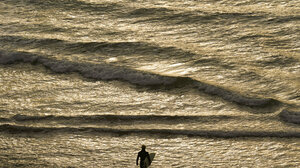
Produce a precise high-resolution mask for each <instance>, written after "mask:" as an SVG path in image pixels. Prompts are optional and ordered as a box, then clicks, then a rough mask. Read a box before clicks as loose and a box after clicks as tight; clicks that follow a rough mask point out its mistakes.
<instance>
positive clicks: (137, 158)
mask: <svg viewBox="0 0 300 168" xmlns="http://www.w3.org/2000/svg"><path fill="white" fill-rule="evenodd" d="M139 157H140V155H139V154H138V155H137V157H136V165H139Z"/></svg>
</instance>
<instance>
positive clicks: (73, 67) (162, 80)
mask: <svg viewBox="0 0 300 168" xmlns="http://www.w3.org/2000/svg"><path fill="white" fill-rule="evenodd" d="M20 62H21V63H31V64H40V65H43V66H44V67H46V68H48V69H50V70H51V71H53V72H56V73H72V72H76V73H79V74H81V75H82V76H83V77H85V78H89V79H94V80H121V81H126V82H129V83H131V84H134V85H140V86H148V87H162V88H164V87H167V88H178V87H187V86H190V87H192V88H197V89H198V90H199V91H202V92H204V93H207V94H209V95H214V96H219V97H221V98H223V99H224V100H227V101H230V102H234V103H237V104H240V105H245V106H250V107H269V106H274V105H278V104H280V102H279V101H277V100H274V99H272V98H255V97H247V96H243V95H241V94H239V93H236V92H233V91H230V90H227V89H225V88H221V87H218V86H214V85H210V84H206V83H203V82H200V81H197V80H195V79H192V78H189V77H179V76H178V77H171V76H163V75H159V74H154V73H149V72H144V71H139V70H134V69H129V68H126V67H121V66H114V65H110V64H91V63H75V62H70V61H66V60H55V59H52V58H45V57H42V56H40V55H36V54H32V53H28V52H13V53H5V52H1V51H0V64H3V65H5V64H15V63H20Z"/></svg>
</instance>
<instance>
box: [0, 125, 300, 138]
mask: <svg viewBox="0 0 300 168" xmlns="http://www.w3.org/2000/svg"><path fill="white" fill-rule="evenodd" d="M0 132H5V133H9V134H24V133H25V134H34V135H37V134H48V133H88V134H113V135H118V136H122V135H123V136H128V135H142V136H144V135H149V136H153V135H158V136H164V137H169V136H189V137H207V138H243V137H253V138H265V137H275V138H300V132H283V131H221V130H220V131H219V130H216V131H214V130H183V129H182V130H179V129H176V130H170V129H111V128H95V127H77V128H76V127H26V126H16V125H9V124H4V125H0Z"/></svg>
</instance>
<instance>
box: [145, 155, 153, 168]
mask: <svg viewBox="0 0 300 168" xmlns="http://www.w3.org/2000/svg"><path fill="white" fill-rule="evenodd" d="M149 155H150V159H151V162H152V161H153V159H154V156H155V153H150V154H149ZM151 162H149V159H148V158H146V159H145V161H144V163H145V168H147V167H149V165H150V163H151Z"/></svg>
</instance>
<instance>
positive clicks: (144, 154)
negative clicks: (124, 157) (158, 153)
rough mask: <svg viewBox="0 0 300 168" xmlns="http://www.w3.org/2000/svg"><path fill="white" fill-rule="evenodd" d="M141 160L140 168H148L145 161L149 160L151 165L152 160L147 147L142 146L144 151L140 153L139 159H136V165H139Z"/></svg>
mask: <svg viewBox="0 0 300 168" xmlns="http://www.w3.org/2000/svg"><path fill="white" fill-rule="evenodd" d="M139 158H141V160H140V168H146V167H145V162H144V161H145V159H146V158H148V159H149V163H150V164H151V159H150V155H149V153H148V152H146V146H145V145H142V150H141V151H140V152H139V153H138V155H137V158H136V165H139V164H138V162H139ZM150 164H149V165H150Z"/></svg>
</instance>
